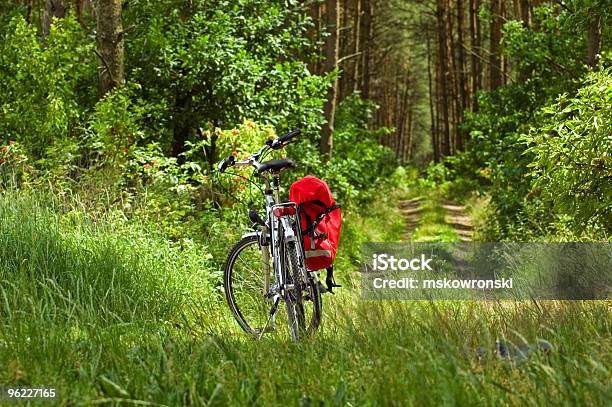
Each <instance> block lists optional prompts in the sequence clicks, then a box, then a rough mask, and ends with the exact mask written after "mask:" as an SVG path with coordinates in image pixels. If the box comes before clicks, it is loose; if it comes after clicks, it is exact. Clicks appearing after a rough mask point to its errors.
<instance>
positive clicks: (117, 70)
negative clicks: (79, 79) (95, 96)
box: [96, 0, 124, 96]
mask: <svg viewBox="0 0 612 407" xmlns="http://www.w3.org/2000/svg"><path fill="white" fill-rule="evenodd" d="M96 17H97V24H96V26H97V32H96V42H97V54H98V78H99V82H100V95H101V96H104V95H105V94H106V93H107V92H108V91H110V90H111V89H113V88H115V87H116V86H119V85H120V84H121V83H123V76H124V71H123V69H124V68H123V58H124V45H123V35H124V33H123V26H122V22H121V0H98V9H97V10H96Z"/></svg>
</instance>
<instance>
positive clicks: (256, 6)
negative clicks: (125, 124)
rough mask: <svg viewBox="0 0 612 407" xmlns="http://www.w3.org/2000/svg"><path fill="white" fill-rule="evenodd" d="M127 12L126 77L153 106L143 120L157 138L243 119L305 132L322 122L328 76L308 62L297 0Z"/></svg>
mask: <svg viewBox="0 0 612 407" xmlns="http://www.w3.org/2000/svg"><path fill="white" fill-rule="evenodd" d="M124 18H125V21H126V22H125V24H126V25H133V26H134V27H136V28H135V29H134V33H133V34H132V40H131V41H129V42H128V48H127V56H128V62H127V64H128V72H129V74H128V79H129V80H131V81H133V82H137V83H139V84H141V85H142V91H141V92H140V96H141V97H142V98H143V99H145V100H147V102H148V103H151V104H153V105H155V106H156V108H157V110H156V111H155V112H154V114H152V115H151V117H150V123H149V125H150V126H151V127H152V128H156V129H163V131H162V132H160V133H158V134H157V138H155V136H156V134H155V133H153V134H152V135H151V137H152V139H153V140H154V141H161V140H164V139H165V140H166V142H167V140H169V138H168V137H165V138H164V139H162V138H160V137H159V136H163V135H164V133H166V134H168V133H169V134H170V135H174V137H177V136H178V137H186V138H189V137H193V136H194V134H195V129H197V128H198V127H205V128H209V129H211V130H214V128H215V127H223V128H231V127H233V126H236V125H238V124H239V123H241V122H242V121H243V120H245V119H247V118H250V117H254V118H257V120H258V121H260V122H263V123H267V124H273V125H274V126H276V127H278V128H288V127H302V128H304V129H305V130H306V132H307V134H311V135H314V134H315V132H316V131H318V130H319V129H320V127H321V124H322V106H323V97H324V94H325V90H326V86H327V83H328V81H327V79H326V78H324V77H319V76H313V75H310V74H309V73H308V71H307V69H306V64H305V62H304V58H306V59H307V58H308V57H309V56H308V53H309V41H308V40H307V38H306V36H305V33H306V30H307V28H308V26H309V20H308V19H307V18H305V17H304V16H303V9H302V8H301V5H300V4H299V2H297V1H289V2H286V1H274V0H269V1H263V2H262V1H223V2H212V1H197V2H193V3H189V5H188V4H187V3H185V2H178V1H175V0H165V1H162V2H156V3H151V2H148V1H135V2H131V3H130V7H128V8H127V9H126V13H125V16H124ZM296 56H297V58H296Z"/></svg>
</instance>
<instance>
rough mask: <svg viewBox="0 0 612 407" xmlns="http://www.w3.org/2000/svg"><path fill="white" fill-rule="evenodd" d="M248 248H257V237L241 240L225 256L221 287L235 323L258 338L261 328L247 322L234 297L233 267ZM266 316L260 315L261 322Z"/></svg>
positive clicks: (262, 296)
mask: <svg viewBox="0 0 612 407" xmlns="http://www.w3.org/2000/svg"><path fill="white" fill-rule="evenodd" d="M250 246H256V247H259V242H258V238H257V236H254V235H253V236H247V237H244V238H242V239H241V240H240V241H239V242H238V243H236V244H235V245H234V247H233V248H232V250H230V252H229V254H228V256H227V260H226V262H225V267H224V271H223V287H224V291H225V299H226V301H227V304H228V306H229V308H230V310H231V311H232V313H233V315H234V318H235V319H236V321H237V322H238V324H239V325H240V327H241V328H242V330H243V331H245V332H246V333H248V334H251V335H253V336H259V335H260V333H261V328H260V327H257V326H253V325H254V324H253V322H251V321H248V320H247V318H246V317H245V315H244V312H243V310H241V307H240V305H239V302H240V301H237V299H236V295H235V289H236V287H235V286H236V284H235V281H234V280H235V278H234V277H235V270H234V265H235V264H236V261H237V259H238V258H239V256H240V254H241V253H242V252H243V251H244V250H245V249H247V248H249V247H250ZM261 299H262V300H265V298H264V295H263V293H262V294H261ZM243 308H245V307H243ZM245 312H246V310H245ZM268 316H269V315H268V314H267V313H266V315H261V321H263V320H264V319H266V318H267V317H268ZM262 328H263V327H262Z"/></svg>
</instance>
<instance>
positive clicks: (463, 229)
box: [442, 202, 473, 242]
mask: <svg viewBox="0 0 612 407" xmlns="http://www.w3.org/2000/svg"><path fill="white" fill-rule="evenodd" d="M442 208H444V210H445V211H446V218H445V221H446V223H447V224H449V225H450V226H452V228H453V229H454V230H455V232H457V235H459V239H461V241H462V242H469V241H471V240H472V233H473V227H472V221H471V219H470V217H469V216H468V215H467V214H466V212H465V211H466V208H465V205H460V204H457V203H453V202H444V203H443V204H442Z"/></svg>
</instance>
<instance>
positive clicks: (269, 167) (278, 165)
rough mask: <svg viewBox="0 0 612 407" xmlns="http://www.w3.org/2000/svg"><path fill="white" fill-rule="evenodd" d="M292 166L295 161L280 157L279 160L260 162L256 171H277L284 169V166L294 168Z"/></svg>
mask: <svg viewBox="0 0 612 407" xmlns="http://www.w3.org/2000/svg"><path fill="white" fill-rule="evenodd" d="M294 167H295V163H294V162H293V161H291V160H288V159H286V158H281V159H280V160H269V161H266V162H265V163H263V164H261V166H260V167H259V169H258V170H257V172H258V173H259V174H261V173H262V172H264V171H270V172H278V171H282V170H284V169H285V168H294Z"/></svg>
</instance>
